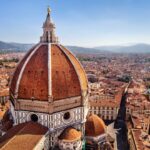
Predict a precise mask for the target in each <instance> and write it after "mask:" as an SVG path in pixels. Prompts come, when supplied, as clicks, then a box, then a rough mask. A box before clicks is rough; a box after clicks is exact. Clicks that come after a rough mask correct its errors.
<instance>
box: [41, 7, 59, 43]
mask: <svg viewBox="0 0 150 150" xmlns="http://www.w3.org/2000/svg"><path fill="white" fill-rule="evenodd" d="M41 42H46V43H58V37H57V36H56V35H55V24H54V23H53V22H52V20H51V9H50V7H48V8H47V17H46V20H45V22H44V23H43V35H42V36H41Z"/></svg>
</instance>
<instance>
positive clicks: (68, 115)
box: [64, 112, 70, 120]
mask: <svg viewBox="0 0 150 150" xmlns="http://www.w3.org/2000/svg"><path fill="white" fill-rule="evenodd" d="M64 119H65V120H68V119H70V113H69V112H66V113H65V114H64Z"/></svg>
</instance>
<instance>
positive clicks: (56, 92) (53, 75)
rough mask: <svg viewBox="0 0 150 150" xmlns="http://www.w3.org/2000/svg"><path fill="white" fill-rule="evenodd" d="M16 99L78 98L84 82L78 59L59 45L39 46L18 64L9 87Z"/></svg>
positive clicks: (84, 86)
mask: <svg viewBox="0 0 150 150" xmlns="http://www.w3.org/2000/svg"><path fill="white" fill-rule="evenodd" d="M10 90H11V94H12V95H14V96H15V94H16V95H17V98H19V99H35V100H41V101H47V100H48V97H49V96H52V98H53V100H59V99H65V98H69V97H74V96H79V95H81V93H82V92H83V91H86V90H87V79H86V75H85V72H84V70H83V69H82V66H81V65H80V63H79V62H78V60H77V59H76V58H75V57H74V55H73V54H72V53H70V52H69V51H68V50H67V49H66V48H65V47H63V46H62V45H59V44H47V43H39V44H38V45H36V46H35V47H34V48H32V49H31V50H30V51H29V52H28V53H27V54H26V56H25V57H24V58H23V59H22V61H21V62H20V63H19V65H18V67H17V69H16V71H15V73H14V76H13V79H12V82H11V86H10Z"/></svg>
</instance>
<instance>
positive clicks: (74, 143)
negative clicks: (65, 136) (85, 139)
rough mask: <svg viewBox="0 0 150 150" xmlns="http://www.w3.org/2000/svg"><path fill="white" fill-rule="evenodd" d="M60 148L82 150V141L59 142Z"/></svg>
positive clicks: (63, 149) (62, 149)
mask: <svg viewBox="0 0 150 150" xmlns="http://www.w3.org/2000/svg"><path fill="white" fill-rule="evenodd" d="M58 145H59V148H60V149H61V150H82V141H81V140H77V141H72V142H71V141H65V140H59V142H58Z"/></svg>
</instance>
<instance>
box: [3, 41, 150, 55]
mask: <svg viewBox="0 0 150 150" xmlns="http://www.w3.org/2000/svg"><path fill="white" fill-rule="evenodd" d="M33 45H34V44H21V43H7V42H2V41H0V53H1V52H17V51H21V52H22V51H27V50H29V49H30V48H31V47H32V46H33ZM66 47H67V48H68V49H70V50H71V51H72V52H73V53H75V54H104V53H150V45H149V44H135V45H131V46H118V45H116V46H99V47H94V48H86V47H78V46H66Z"/></svg>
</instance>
